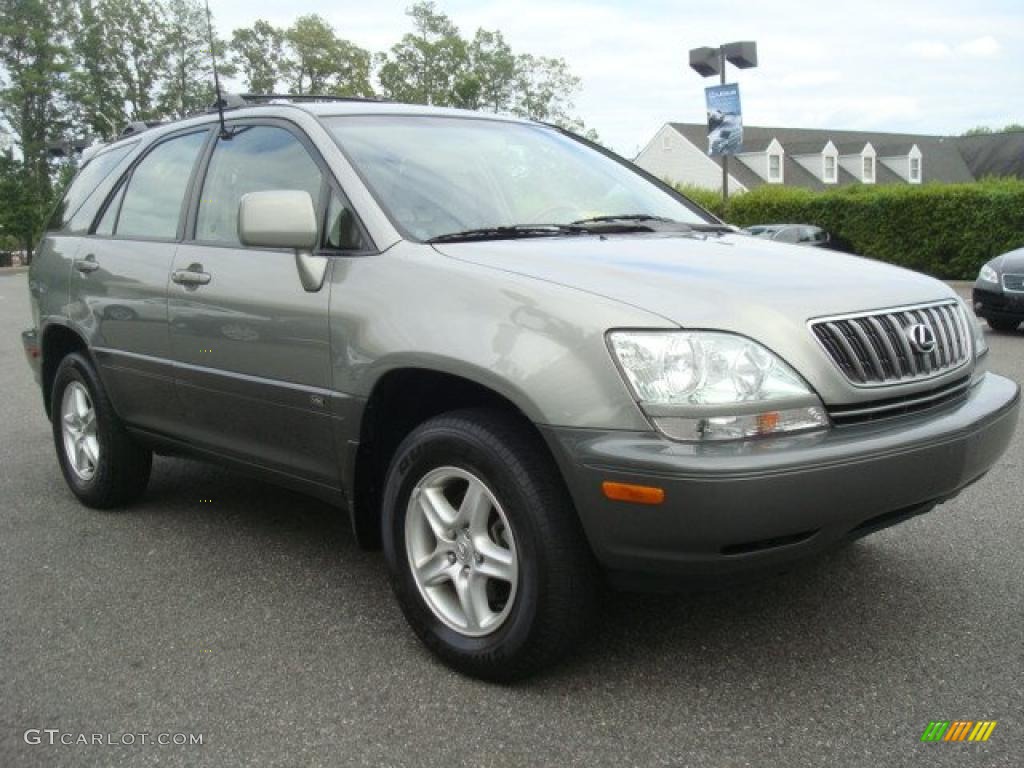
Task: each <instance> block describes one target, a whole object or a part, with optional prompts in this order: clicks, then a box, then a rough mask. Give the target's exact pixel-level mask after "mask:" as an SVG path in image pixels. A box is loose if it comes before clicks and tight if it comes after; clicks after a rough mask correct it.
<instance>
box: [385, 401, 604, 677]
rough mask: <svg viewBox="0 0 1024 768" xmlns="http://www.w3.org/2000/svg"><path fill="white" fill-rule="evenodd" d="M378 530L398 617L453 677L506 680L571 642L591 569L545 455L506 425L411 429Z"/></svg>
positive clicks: (449, 419)
mask: <svg viewBox="0 0 1024 768" xmlns="http://www.w3.org/2000/svg"><path fill="white" fill-rule="evenodd" d="M382 524H383V531H382V533H383V538H384V552H385V556H386V558H387V562H388V567H389V570H390V573H391V580H392V584H393V586H394V590H395V594H396V596H397V597H398V601H399V603H400V604H401V607H402V610H403V612H404V613H405V617H406V619H407V620H408V622H409V624H410V626H411V627H412V629H413V630H414V631H415V632H416V634H417V635H418V636H419V637H420V639H421V640H422V641H423V642H424V643H425V644H426V645H427V647H428V648H430V649H431V650H432V651H433V652H434V653H435V654H437V655H438V656H439V657H440V658H441V659H442V660H443V661H445V662H446V663H447V664H449V665H450V666H452V667H454V668H455V669H457V670H459V671H461V672H464V673H466V674H469V675H473V676H475V677H480V678H484V679H489V680H502V681H505V680H513V679H516V678H520V677H523V676H525V675H528V674H530V673H532V672H534V671H536V670H538V669H540V668H542V667H544V666H546V665H548V664H550V663H552V662H553V661H555V660H556V659H558V658H559V657H560V656H562V655H563V654H565V653H566V652H567V651H568V650H569V649H571V648H572V647H573V645H574V644H575V643H576V642H577V641H578V640H579V639H580V637H581V636H582V634H583V631H584V629H585V627H586V625H587V620H588V618H589V616H590V614H591V611H592V609H593V606H594V603H595V599H594V598H595V595H596V590H597V584H598V579H597V576H596V569H595V568H594V565H593V561H592V557H591V555H590V551H589V549H588V548H587V545H586V542H585V540H584V538H583V533H582V531H581V529H580V525H579V520H578V518H577V516H576V512H575V510H574V508H573V506H572V502H571V500H570V499H569V497H568V493H567V491H566V490H565V487H564V485H563V483H562V480H561V477H560V476H559V474H558V472H557V469H556V468H555V466H554V464H553V462H552V460H551V458H550V455H549V454H548V452H547V449H546V446H544V445H543V442H542V441H541V440H540V438H539V437H538V436H537V435H536V434H535V433H533V432H532V430H531V429H530V428H529V427H528V426H527V425H524V424H522V423H521V422H520V421H519V420H517V419H515V418H514V417H512V416H509V415H507V414H505V413H502V412H500V411H493V410H485V409H474V410H466V411H459V412H455V413H451V414H447V415H443V416H439V417H437V418H434V419H431V420H430V421H428V422H426V423H424V424H423V425H421V426H420V427H418V428H417V429H416V430H414V431H413V432H412V433H411V434H410V435H409V436H408V437H407V438H406V439H405V441H404V442H403V443H402V445H401V446H399V449H398V451H397V452H396V454H395V457H394V460H393V462H392V465H391V469H390V470H389V473H388V479H387V485H386V489H385V499H384V514H383V518H382Z"/></svg>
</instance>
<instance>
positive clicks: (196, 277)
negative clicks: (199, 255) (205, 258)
mask: <svg viewBox="0 0 1024 768" xmlns="http://www.w3.org/2000/svg"><path fill="white" fill-rule="evenodd" d="M171 280H172V281H174V282H175V283H177V284H178V285H187V286H196V285H206V284H207V283H209V282H210V274H209V273H208V272H203V265H202V264H191V265H189V268H188V269H176V270H174V271H173V272H171Z"/></svg>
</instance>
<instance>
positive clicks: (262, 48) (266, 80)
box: [231, 19, 285, 93]
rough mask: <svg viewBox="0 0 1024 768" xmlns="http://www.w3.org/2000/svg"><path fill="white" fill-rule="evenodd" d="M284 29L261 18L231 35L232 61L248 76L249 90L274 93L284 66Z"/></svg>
mask: <svg viewBox="0 0 1024 768" xmlns="http://www.w3.org/2000/svg"><path fill="white" fill-rule="evenodd" d="M284 40H285V33H284V30H282V29H279V28H278V27H275V26H274V25H273V24H271V23H270V22H269V21H265V20H263V19H258V20H257V21H256V23H254V24H253V25H252V26H251V27H243V28H241V29H236V30H235V31H234V32H233V33H232V35H231V50H232V52H233V55H232V58H231V62H232V64H234V66H235V67H236V69H237V70H239V71H240V72H241V73H242V75H243V76H244V78H245V87H246V90H248V91H249V93H274V92H275V91H276V90H277V82H278V80H280V79H281V77H282V69H283V67H284V61H285V52H284Z"/></svg>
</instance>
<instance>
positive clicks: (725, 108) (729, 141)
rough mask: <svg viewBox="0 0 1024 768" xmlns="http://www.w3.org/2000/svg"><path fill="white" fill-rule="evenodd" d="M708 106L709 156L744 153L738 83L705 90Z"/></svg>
mask: <svg viewBox="0 0 1024 768" xmlns="http://www.w3.org/2000/svg"><path fill="white" fill-rule="evenodd" d="M704 94H705V96H706V98H707V105H708V154H709V155H735V154H736V153H737V152H742V151H743V114H742V112H741V111H740V87H739V85H737V84H736V83H729V84H728V85H713V86H711V87H710V88H705V89H704Z"/></svg>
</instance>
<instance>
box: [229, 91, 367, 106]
mask: <svg viewBox="0 0 1024 768" xmlns="http://www.w3.org/2000/svg"><path fill="white" fill-rule="evenodd" d="M232 95H235V94H232ZM238 98H240V99H242V100H243V101H244V102H245V103H247V104H265V103H266V102H268V101H294V102H300V103H310V102H312V103H316V102H320V101H327V102H330V101H383V99H378V98H376V97H374V96H328V95H323V94H315V93H243V94H239V95H238Z"/></svg>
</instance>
